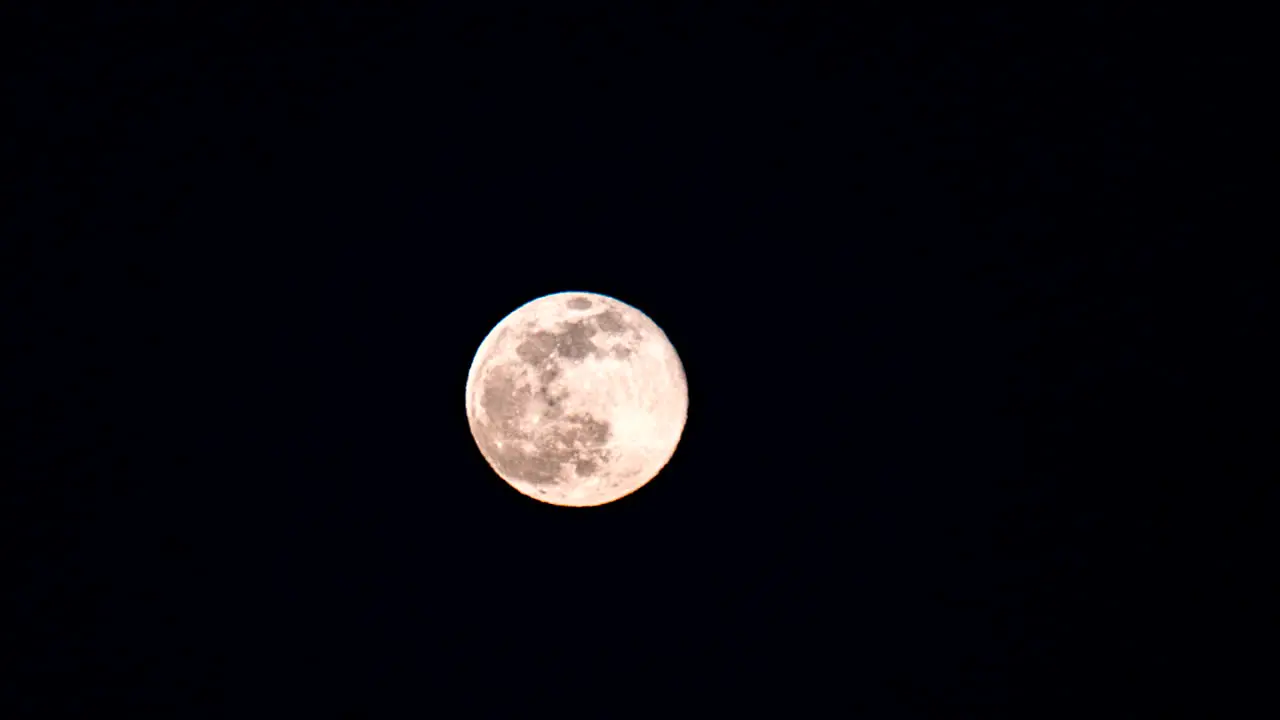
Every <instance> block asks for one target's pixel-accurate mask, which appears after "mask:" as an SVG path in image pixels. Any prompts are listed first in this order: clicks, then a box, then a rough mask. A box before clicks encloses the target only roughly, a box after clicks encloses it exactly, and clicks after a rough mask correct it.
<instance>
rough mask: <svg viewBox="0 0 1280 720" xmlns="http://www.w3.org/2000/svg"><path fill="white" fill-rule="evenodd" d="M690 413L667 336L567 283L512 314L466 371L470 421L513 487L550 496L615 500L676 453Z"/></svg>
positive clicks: (566, 500) (584, 503)
mask: <svg viewBox="0 0 1280 720" xmlns="http://www.w3.org/2000/svg"><path fill="white" fill-rule="evenodd" d="M688 410H689V391H688V385H687V384H686V381H685V374H684V368H683V366H682V365H681V364H680V358H679V357H678V356H677V355H676V351H675V348H674V347H672V346H671V342H670V341H669V340H668V339H667V336H666V334H664V333H663V332H662V330H661V329H660V328H659V327H658V326H657V324H655V323H654V322H653V320H650V319H649V317H648V316H646V315H645V314H644V313H642V312H640V311H639V310H637V309H635V308H633V307H631V306H630V305H627V304H625V303H623V302H620V301H618V300H615V299H613V298H611V297H607V296H604V295H597V294H594V293H585V292H563V293H556V294H554V295H547V296H545V297H541V298H538V299H536V300H533V301H531V302H529V303H526V304H525V305H523V306H521V307H520V308H518V309H516V310H515V311H514V312H512V313H511V314H510V315H508V316H507V317H505V318H503V320H502V321H501V322H499V323H498V324H497V326H495V327H494V328H493V330H491V331H490V332H489V334H488V336H486V337H485V339H484V342H482V343H481V344H480V348H479V350H477V351H476V355H475V359H474V360H472V363H471V371H470V373H469V374H468V376H467V420H468V422H469V423H470V425H471V435H472V436H473V437H474V438H475V441H476V445H478V446H479V447H480V452H481V454H483V455H484V458H485V460H487V461H488V462H489V465H490V466H491V467H492V468H493V469H494V471H495V472H496V473H497V474H498V476H499V477H501V478H502V479H503V480H505V481H506V482H507V484H509V485H511V487H513V488H515V489H516V490H519V491H520V492H522V493H524V494H525V495H528V496H529V497H532V498H535V499H537V500H541V501H543V502H546V503H551V504H553V505H567V506H573V507H589V506H594V505H603V504H605V503H609V502H613V501H614V500H617V499H618V498H621V497H623V496H624V495H628V494H630V493H632V492H634V491H635V490H636V489H638V488H639V487H641V486H642V485H644V484H646V483H648V482H649V481H650V480H652V479H653V478H654V477H655V476H656V475H657V474H658V472H659V471H661V470H662V468H663V467H664V466H666V464H667V462H668V461H669V460H670V459H671V457H672V455H673V454H674V453H675V449H676V445H677V444H678V443H679V442H680V434H681V433H682V432H683V431H684V424H685V419H686V417H687V415H688Z"/></svg>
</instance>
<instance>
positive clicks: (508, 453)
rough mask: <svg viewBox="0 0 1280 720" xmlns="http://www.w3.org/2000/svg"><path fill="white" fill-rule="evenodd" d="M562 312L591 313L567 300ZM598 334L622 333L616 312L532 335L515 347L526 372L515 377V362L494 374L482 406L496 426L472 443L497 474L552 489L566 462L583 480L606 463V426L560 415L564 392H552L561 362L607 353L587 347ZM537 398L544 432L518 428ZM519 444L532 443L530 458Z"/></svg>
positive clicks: (582, 416) (580, 301) (584, 303)
mask: <svg viewBox="0 0 1280 720" xmlns="http://www.w3.org/2000/svg"><path fill="white" fill-rule="evenodd" d="M566 306H567V307H569V308H571V309H575V310H585V309H588V308H590V307H591V301H589V300H587V299H585V298H573V299H571V300H569V301H568V302H567V303H566ZM597 328H598V329H599V330H601V331H603V332H605V333H607V334H609V335H621V334H623V333H625V332H626V331H627V329H628V328H627V325H626V324H625V323H624V322H623V321H622V318H621V317H619V316H618V314H617V313H615V312H613V311H605V312H603V313H600V314H599V315H595V316H592V317H586V318H582V319H579V320H574V321H569V322H566V323H565V324H564V329H563V330H561V331H559V332H552V331H548V330H538V331H535V332H533V333H531V334H529V335H528V337H526V338H525V340H524V341H522V342H521V343H520V344H519V345H518V346H517V347H516V356H517V357H519V358H520V360H521V362H522V363H523V365H524V366H525V368H526V369H527V371H528V372H527V373H521V372H520V370H521V368H520V367H519V366H518V365H513V364H507V365H501V366H499V367H496V368H494V370H493V371H492V374H491V376H490V379H489V382H488V384H487V385H486V386H485V388H484V394H483V397H482V399H481V406H482V407H483V408H484V410H485V412H486V413H487V414H488V416H489V420H490V422H491V423H494V424H496V427H495V428H491V429H490V431H489V432H484V433H480V434H478V439H479V441H480V442H481V444H482V449H483V450H484V452H485V453H486V454H487V455H488V456H489V457H490V458H492V460H493V462H494V463H495V464H496V465H497V466H498V469H499V470H500V471H501V472H503V473H507V474H509V475H510V476H512V477H518V478H520V479H521V480H523V481H524V482H527V483H529V484H531V485H548V484H557V483H559V482H561V476H560V469H561V467H562V466H564V465H566V464H569V465H572V466H573V469H574V473H575V474H577V475H578V476H583V477H585V476H590V475H591V474H592V473H594V472H596V471H597V470H598V469H599V468H600V466H601V465H603V464H607V463H608V462H609V461H610V460H611V459H612V455H611V453H610V452H609V451H608V450H607V449H605V446H606V445H607V444H608V442H609V440H610V438H611V437H612V429H611V428H610V425H609V423H608V422H607V421H604V420H600V419H597V418H595V417H592V416H591V415H590V414H586V413H574V414H568V415H566V414H565V413H564V410H563V408H562V401H563V400H564V399H565V397H566V396H567V394H568V391H567V390H565V389H564V388H557V387H555V386H554V383H555V381H556V380H557V379H558V378H560V376H561V375H562V374H563V371H562V369H561V363H562V362H564V361H566V360H567V361H575V360H582V359H583V358H586V357H588V356H590V355H594V356H597V357H603V356H605V355H606V354H608V353H607V352H606V351H605V350H603V349H601V348H600V347H599V346H597V345H596V344H595V343H593V342H592V341H591V337H592V335H594V334H595V331H596V329H597ZM629 352H630V351H627V353H626V354H629ZM615 355H616V353H615ZM521 375H524V376H525V377H530V378H536V381H535V382H533V383H532V384H531V385H530V384H524V383H521V382H518V380H517V378H518V377H520V376H521ZM535 399H536V400H539V401H541V403H542V405H543V406H544V409H543V412H542V418H544V419H545V420H547V421H548V424H549V425H550V429H549V430H546V431H544V432H537V433H530V432H528V431H526V430H524V429H523V428H522V427H521V425H520V420H521V418H523V417H525V416H526V415H527V414H528V413H529V406H530V404H531V403H532V402H534V401H535ZM495 430H496V432H493V431H495ZM500 439H501V440H500ZM522 440H523V441H527V442H529V443H532V445H533V447H534V448H535V450H534V452H526V451H525V450H524V449H522V448H521V444H520V442H519V441H522ZM500 442H501V444H499V443H500Z"/></svg>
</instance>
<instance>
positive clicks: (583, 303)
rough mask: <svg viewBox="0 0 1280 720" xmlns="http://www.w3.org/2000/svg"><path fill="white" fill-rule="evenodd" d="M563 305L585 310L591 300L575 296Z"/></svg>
mask: <svg viewBox="0 0 1280 720" xmlns="http://www.w3.org/2000/svg"><path fill="white" fill-rule="evenodd" d="M565 305H566V306H567V307H568V308H569V309H570V310H586V309H587V308H589V307H591V301H590V300H588V299H586V298H580V297H576V298H573V299H571V300H570V301H569V302H567V303H565Z"/></svg>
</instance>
